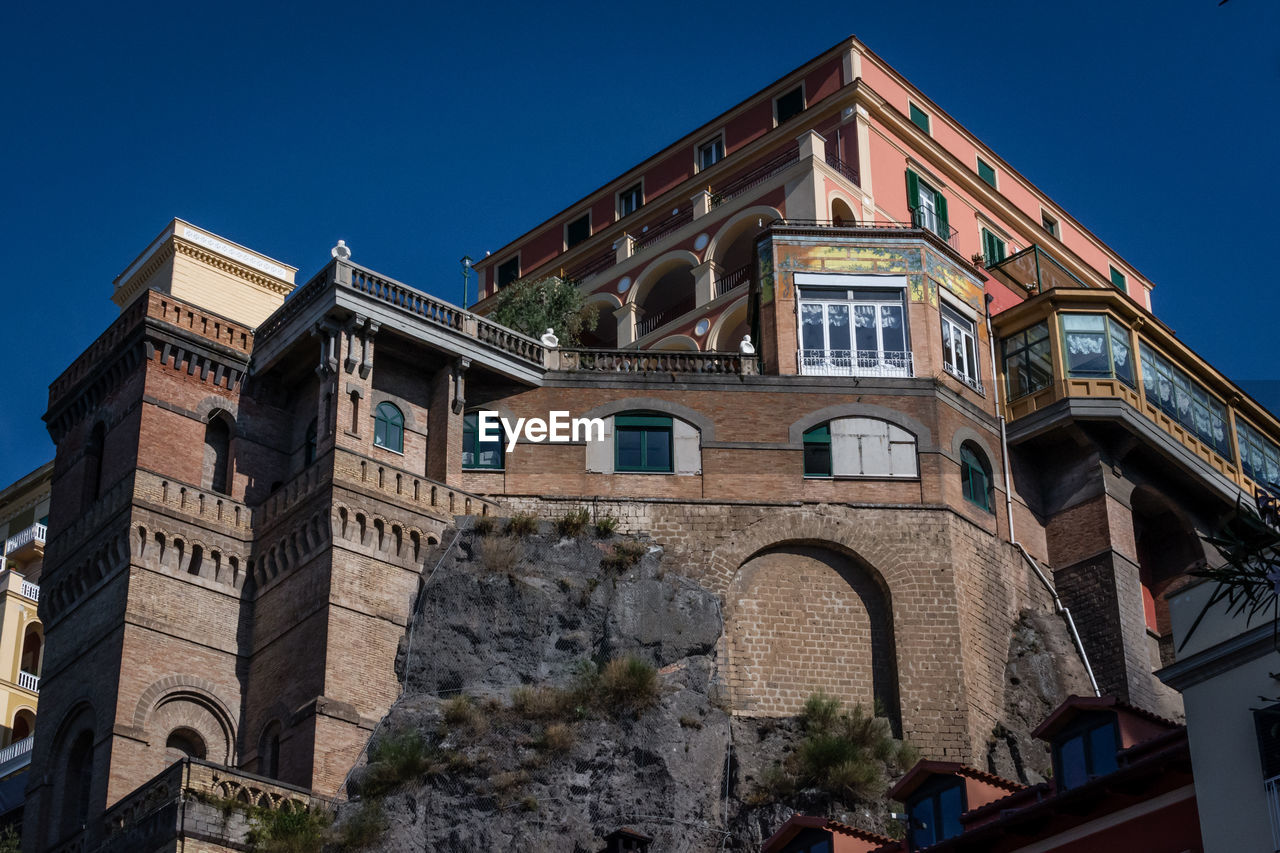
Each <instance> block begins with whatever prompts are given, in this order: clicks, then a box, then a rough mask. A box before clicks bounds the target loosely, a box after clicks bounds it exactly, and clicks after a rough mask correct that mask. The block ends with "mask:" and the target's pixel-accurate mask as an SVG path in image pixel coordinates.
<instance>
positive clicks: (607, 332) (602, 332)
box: [579, 293, 622, 349]
mask: <svg viewBox="0 0 1280 853" xmlns="http://www.w3.org/2000/svg"><path fill="white" fill-rule="evenodd" d="M621 304H622V303H621V302H620V301H619V300H618V298H617V297H616V296H613V295H611V294H608V293H600V294H596V295H594V296H588V297H587V300H586V303H585V305H584V306H583V310H584V311H592V312H594V313H595V315H596V327H595V328H594V329H586V328H583V330H582V334H581V335H580V336H579V337H580V338H581V340H582V346H584V347H586V348H587V349H617V347H618V318H617V317H616V316H614V311H616V310H617V309H618V306H620V305H621Z"/></svg>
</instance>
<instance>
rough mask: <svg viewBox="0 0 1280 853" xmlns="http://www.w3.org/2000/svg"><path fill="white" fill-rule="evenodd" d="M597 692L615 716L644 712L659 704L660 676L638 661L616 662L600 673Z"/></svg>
mask: <svg viewBox="0 0 1280 853" xmlns="http://www.w3.org/2000/svg"><path fill="white" fill-rule="evenodd" d="M597 691H598V695H599V698H600V699H601V701H602V702H603V704H604V706H605V707H608V708H611V709H613V710H614V711H615V712H623V713H625V712H637V711H642V710H644V709H645V708H648V707H650V706H651V705H653V704H655V703H656V702H657V701H658V672H657V670H655V669H654V668H653V666H651V665H650V664H649V663H648V662H646V661H643V660H640V659H639V658H634V657H620V658H614V659H613V660H611V661H609V662H608V663H607V664H605V666H604V669H602V670H601V671H600V677H599V680H598V682H597Z"/></svg>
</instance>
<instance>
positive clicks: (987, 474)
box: [960, 441, 995, 513]
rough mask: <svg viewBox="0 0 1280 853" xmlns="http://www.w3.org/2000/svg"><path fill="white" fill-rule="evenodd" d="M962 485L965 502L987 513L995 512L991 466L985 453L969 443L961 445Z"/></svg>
mask: <svg viewBox="0 0 1280 853" xmlns="http://www.w3.org/2000/svg"><path fill="white" fill-rule="evenodd" d="M960 485H961V487H962V488H963V490H964V499H965V500H967V501H968V502H969V503H971V504H973V505H975V506H980V507H982V508H983V509H985V510H986V511H987V512H990V513H994V512H995V496H994V494H993V491H992V480H991V465H990V463H988V462H987V460H986V456H985V455H984V454H983V452H982V451H981V450H979V449H978V448H976V447H974V446H973V444H972V443H970V442H967V441H966V442H965V443H964V444H962V445H960Z"/></svg>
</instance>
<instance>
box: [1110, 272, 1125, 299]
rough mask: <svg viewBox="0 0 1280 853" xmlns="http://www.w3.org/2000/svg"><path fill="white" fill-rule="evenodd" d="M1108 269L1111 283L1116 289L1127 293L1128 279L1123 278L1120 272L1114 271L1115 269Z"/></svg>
mask: <svg viewBox="0 0 1280 853" xmlns="http://www.w3.org/2000/svg"><path fill="white" fill-rule="evenodd" d="M1109 268H1110V270H1111V283H1112V284H1114V285H1115V286H1116V289H1118V290H1122V291H1124V292H1125V293H1128V292H1129V279H1127V278H1125V275H1124V273H1122V272H1120V270H1118V269H1116V268H1115V267H1109Z"/></svg>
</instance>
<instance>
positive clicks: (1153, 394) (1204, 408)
mask: <svg viewBox="0 0 1280 853" xmlns="http://www.w3.org/2000/svg"><path fill="white" fill-rule="evenodd" d="M1138 352H1139V355H1140V356H1141V359H1142V391H1143V394H1144V395H1145V396H1146V398H1147V402H1148V403H1150V404H1152V405H1153V406H1155V407H1156V408H1158V409H1160V410H1161V411H1163V412H1164V413H1165V414H1166V415H1168V416H1169V417H1171V418H1173V419H1174V420H1175V421H1177V422H1178V423H1180V424H1182V426H1184V427H1186V428H1187V429H1189V430H1191V432H1193V433H1195V435H1196V436H1197V437H1199V439H1200V440H1201V441H1203V442H1204V443H1205V444H1207V445H1209V446H1210V447H1212V448H1213V449H1214V450H1215V451H1217V452H1218V455H1219V456H1221V457H1222V458H1224V459H1230V458H1231V442H1230V440H1229V439H1228V437H1227V408H1226V406H1224V405H1222V403H1219V402H1218V400H1217V398H1216V397H1214V396H1213V395H1212V394H1210V393H1209V392H1208V391H1207V390H1205V388H1204V386H1203V385H1201V384H1200V383H1199V382H1196V381H1195V380H1194V379H1192V378H1191V377H1190V376H1188V375H1187V374H1186V373H1184V372H1183V371H1182V370H1181V369H1180V368H1178V367H1176V366H1175V365H1174V364H1173V363H1172V362H1170V361H1169V360H1168V359H1167V358H1165V357H1164V356H1163V355H1161V354H1160V353H1158V352H1156V350H1155V349H1153V348H1152V347H1150V346H1148V345H1147V342H1146V341H1142V342H1140V343H1139V345H1138Z"/></svg>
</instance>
